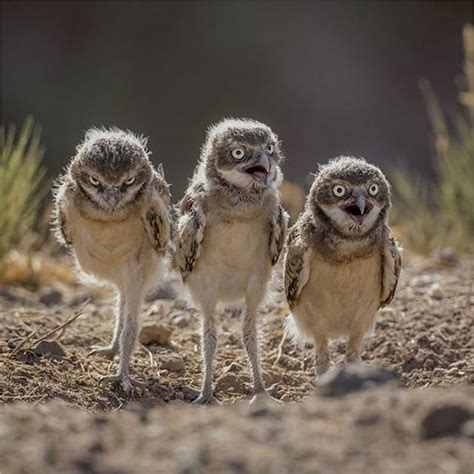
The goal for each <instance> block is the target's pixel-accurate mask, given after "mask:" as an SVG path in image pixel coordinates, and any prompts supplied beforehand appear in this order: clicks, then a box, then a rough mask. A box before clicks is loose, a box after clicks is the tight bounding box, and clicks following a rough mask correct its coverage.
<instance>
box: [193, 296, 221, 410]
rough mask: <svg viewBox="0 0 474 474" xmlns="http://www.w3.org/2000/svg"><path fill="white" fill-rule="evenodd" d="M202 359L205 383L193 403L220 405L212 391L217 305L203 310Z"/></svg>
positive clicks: (208, 306) (207, 306) (211, 305)
mask: <svg viewBox="0 0 474 474" xmlns="http://www.w3.org/2000/svg"><path fill="white" fill-rule="evenodd" d="M202 313H203V314H202V339H201V349H202V359H203V372H204V374H203V383H202V388H201V393H200V394H199V397H198V398H197V399H196V400H194V402H193V403H195V404H198V405H206V404H214V403H218V402H217V399H216V398H215V397H214V394H213V390H212V365H213V362H214V356H215V353H216V348H217V325H216V315H215V304H214V303H213V304H209V305H206V306H205V307H203V308H202Z"/></svg>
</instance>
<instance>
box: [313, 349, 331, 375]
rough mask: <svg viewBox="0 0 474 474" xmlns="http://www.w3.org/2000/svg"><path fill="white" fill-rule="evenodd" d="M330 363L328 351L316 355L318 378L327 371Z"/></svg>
mask: <svg viewBox="0 0 474 474" xmlns="http://www.w3.org/2000/svg"><path fill="white" fill-rule="evenodd" d="M330 364H331V360H330V358H329V354H328V353H327V352H318V353H317V355H316V378H318V377H320V376H321V375H323V374H324V373H326V372H327V371H328V369H329V366H330Z"/></svg>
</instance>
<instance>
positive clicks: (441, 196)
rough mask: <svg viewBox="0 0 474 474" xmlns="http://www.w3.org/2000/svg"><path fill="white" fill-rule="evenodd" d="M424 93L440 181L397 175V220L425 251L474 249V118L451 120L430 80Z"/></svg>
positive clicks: (413, 245)
mask: <svg viewBox="0 0 474 474" xmlns="http://www.w3.org/2000/svg"><path fill="white" fill-rule="evenodd" d="M420 86H421V91H422V94H423V98H424V100H425V104H426V108H427V112H428V117H429V119H430V122H431V126H432V129H433V132H434V145H435V150H436V168H435V171H436V179H435V180H434V181H433V182H423V181H420V180H418V181H415V180H413V179H408V178H407V176H408V175H409V174H408V173H405V172H403V171H401V170H398V171H396V172H395V173H394V176H393V177H392V179H393V185H394V186H393V187H394V192H395V193H394V194H395V211H394V217H395V222H396V223H397V224H398V225H400V226H401V227H402V228H403V229H404V234H405V239H406V240H407V242H406V244H407V246H409V247H411V248H413V249H414V250H416V251H420V252H423V253H426V252H429V251H432V250H435V249H439V248H441V247H446V246H450V247H455V248H458V249H461V250H473V247H474V243H473V242H474V184H473V183H474V120H473V119H472V118H469V117H468V118H465V117H463V116H461V115H460V116H458V117H457V118H456V119H455V120H454V121H453V123H450V122H448V120H447V119H446V116H445V114H444V113H443V111H442V109H441V107H440V105H439V102H438V100H437V98H436V96H435V94H434V93H433V90H432V88H431V86H430V84H429V83H428V82H427V81H422V82H421V84H420Z"/></svg>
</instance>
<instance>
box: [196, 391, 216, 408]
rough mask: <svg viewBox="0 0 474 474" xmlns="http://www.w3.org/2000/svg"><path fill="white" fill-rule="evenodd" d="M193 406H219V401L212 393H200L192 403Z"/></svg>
mask: <svg viewBox="0 0 474 474" xmlns="http://www.w3.org/2000/svg"><path fill="white" fill-rule="evenodd" d="M192 404H193V405H220V403H219V400H217V398H216V397H215V396H214V395H213V394H212V393H201V394H200V395H199V397H197V398H196V400H194V401H193V402H192Z"/></svg>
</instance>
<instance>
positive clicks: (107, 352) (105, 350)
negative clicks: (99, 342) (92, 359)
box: [87, 346, 117, 360]
mask: <svg viewBox="0 0 474 474" xmlns="http://www.w3.org/2000/svg"><path fill="white" fill-rule="evenodd" d="M92 355H93V356H99V357H104V358H105V359H109V360H113V359H114V358H115V357H116V356H117V349H115V347H113V346H92V348H91V350H90V351H89V353H88V354H87V356H88V357H89V356H92Z"/></svg>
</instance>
